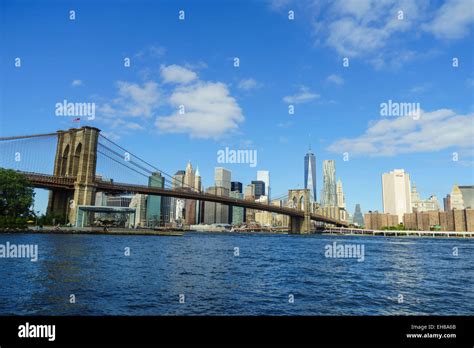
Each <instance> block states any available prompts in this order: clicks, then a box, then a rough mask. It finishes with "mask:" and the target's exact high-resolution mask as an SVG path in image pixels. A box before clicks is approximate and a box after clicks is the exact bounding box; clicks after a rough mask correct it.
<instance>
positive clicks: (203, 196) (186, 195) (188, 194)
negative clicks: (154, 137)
mask: <svg viewBox="0 0 474 348" xmlns="http://www.w3.org/2000/svg"><path fill="white" fill-rule="evenodd" d="M23 174H24V175H25V176H26V178H27V179H28V180H29V181H30V182H31V183H32V185H33V186H35V187H38V188H44V189H64V190H73V189H74V183H75V178H74V177H58V176H54V175H47V174H38V173H27V172H23ZM93 185H94V186H96V188H97V190H98V191H104V192H110V193H122V194H123V193H131V194H132V193H133V194H136V193H141V194H148V195H157V196H164V197H175V198H183V199H194V200H199V201H208V202H215V203H221V204H225V205H230V206H237V207H243V208H248V209H255V210H261V211H268V212H272V213H277V214H282V215H288V216H291V217H300V218H303V217H304V212H303V211H302V210H298V209H294V208H287V207H278V206H274V205H270V204H263V203H257V202H254V201H249V200H244V199H238V198H232V197H225V196H216V195H212V194H209V193H202V192H194V191H191V190H189V189H174V190H171V189H165V188H157V187H149V186H143V185H133V184H127V183H116V182H108V181H101V180H98V181H96V182H95V183H93ZM311 220H315V221H321V222H325V223H330V224H334V225H337V226H347V223H346V222H344V221H339V220H335V219H332V218H329V217H326V216H323V215H320V214H314V213H312V214H311Z"/></svg>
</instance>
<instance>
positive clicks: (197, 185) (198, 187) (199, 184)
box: [194, 168, 204, 223]
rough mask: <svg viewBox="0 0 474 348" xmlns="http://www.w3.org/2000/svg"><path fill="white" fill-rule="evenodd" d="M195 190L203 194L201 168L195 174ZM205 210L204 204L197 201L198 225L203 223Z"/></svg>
mask: <svg viewBox="0 0 474 348" xmlns="http://www.w3.org/2000/svg"><path fill="white" fill-rule="evenodd" d="M194 190H196V191H197V192H202V180H201V174H199V168H196V172H195V173H194ZM203 208H204V202H202V201H196V223H200V222H202V221H203V217H202V213H203V211H204V209H203Z"/></svg>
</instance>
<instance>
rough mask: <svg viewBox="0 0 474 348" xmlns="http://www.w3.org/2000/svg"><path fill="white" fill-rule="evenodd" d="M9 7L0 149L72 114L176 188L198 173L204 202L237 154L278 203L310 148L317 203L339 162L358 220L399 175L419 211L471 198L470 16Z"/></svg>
mask: <svg viewBox="0 0 474 348" xmlns="http://www.w3.org/2000/svg"><path fill="white" fill-rule="evenodd" d="M0 4H1V5H0V6H1V13H2V15H1V16H2V18H1V19H2V20H1V21H0V32H1V42H2V45H1V57H0V58H1V68H0V69H1V70H0V71H1V76H2V78H1V82H0V88H1V90H0V96H1V105H0V126H1V132H0V133H1V135H2V136H5V135H21V134H29V133H39V132H51V131H55V130H58V129H68V128H71V127H75V126H78V123H77V122H73V121H72V118H67V117H58V116H56V115H55V104H56V103H58V102H62V101H63V100H64V99H66V100H68V101H72V102H91V103H96V105H97V110H96V118H95V119H94V120H87V119H86V118H83V119H81V122H80V123H79V125H92V126H96V127H98V128H100V129H101V130H102V132H103V133H104V134H106V135H107V136H108V137H110V138H111V139H113V140H115V141H117V142H118V143H119V144H120V145H122V146H123V147H125V148H127V149H129V150H130V151H132V152H135V153H137V154H140V156H141V157H142V158H144V159H146V160H148V161H149V162H151V163H153V164H155V165H156V166H157V167H159V168H161V169H163V170H165V171H166V172H168V173H171V174H173V173H174V172H175V171H176V170H178V169H184V167H185V165H186V162H187V161H188V160H190V161H191V162H192V164H193V165H194V166H196V165H198V166H199V170H200V172H201V175H202V177H203V183H204V185H205V186H210V185H212V183H213V171H214V167H216V166H220V164H219V163H217V151H218V150H222V149H225V147H229V148H230V149H235V150H238V149H249V150H257V154H258V165H257V167H255V168H252V167H250V166H249V165H248V164H224V165H223V166H224V167H226V168H228V169H230V170H231V171H232V179H233V180H237V181H241V182H243V183H244V184H248V183H249V182H250V181H251V180H255V177H256V170H259V169H261V170H270V173H271V186H272V191H273V193H274V194H280V193H283V192H285V191H286V190H287V189H288V188H297V187H299V188H302V187H303V159H304V155H305V153H306V150H307V148H308V139H309V135H310V134H311V144H312V150H313V152H314V153H315V154H316V157H317V185H318V194H319V190H320V189H321V187H322V169H321V168H322V160H324V159H334V160H336V173H337V177H338V178H340V179H341V180H342V181H343V185H344V191H345V195H346V202H347V206H348V209H349V210H350V212H351V213H352V212H353V210H354V205H355V204H356V203H360V204H361V206H362V209H363V210H364V211H367V210H376V209H378V210H381V208H382V195H381V174H382V173H384V172H387V171H390V170H393V169H394V168H404V169H405V170H406V171H407V172H408V173H409V174H410V175H411V178H412V181H415V182H416V184H417V188H418V191H420V193H421V195H422V197H423V198H427V197H429V196H430V195H432V194H436V195H437V196H438V199H440V200H441V201H442V197H444V196H445V195H446V194H447V193H449V192H450V191H451V188H452V185H453V184H454V183H458V184H464V185H468V184H473V183H474V167H473V156H474V153H473V152H474V151H473V139H474V121H473V120H474V98H473V93H474V72H473V67H474V62H473V59H474V57H473V47H474V45H473V34H472V28H473V23H474V8H473V7H474V5H473V2H472V1H470V0H461V1H455V0H447V1H414V2H413V1H403V0H400V1H395V0H393V1H392V0H389V1H370V0H352V1H331V2H329V1H305V0H303V1H284V0H279V1H199V2H198V1H175V0H174V1H117V2H113V3H112V2H110V1H67V2H66V1H43V2H41V3H38V2H33V1H22V2H16V1H7V0H1V1H0ZM70 10H74V11H75V15H76V18H75V20H70V18H69V16H70V13H69V11H70ZM180 10H184V11H185V19H184V20H179V18H178V15H179V11H180ZM289 11H294V20H289V18H288V12H289ZM399 11H403V17H402V18H401V19H400V12H399ZM17 57H20V58H21V67H19V68H18V67H15V58H17ZM235 57H238V58H239V59H240V66H239V67H234V58H235ZM344 57H347V58H349V66H348V67H344V66H343V58H344ZM125 58H130V59H131V66H130V67H128V68H127V67H124V59H125ZM453 58H457V59H458V62H459V64H458V66H457V67H453ZM388 100H392V101H395V102H401V103H408V102H410V103H411V102H413V103H419V105H420V107H421V109H422V111H421V114H420V118H419V119H418V120H414V119H413V118H410V117H409V116H398V117H396V116H388V117H387V116H381V115H380V104H381V103H384V102H387V101H388ZM289 104H291V105H294V108H295V113H294V115H290V114H289V113H288V106H289ZM179 105H185V110H186V112H185V114H184V115H180V114H179V112H178V109H179ZM344 152H347V153H348V155H349V160H348V161H343V154H344ZM454 152H455V153H457V156H458V160H457V161H453V153H454ZM44 197H45V195H44V194H40V195H39V202H40V203H42V204H44V201H45V200H44Z"/></svg>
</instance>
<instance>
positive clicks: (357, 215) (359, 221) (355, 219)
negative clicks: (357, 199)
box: [352, 203, 364, 226]
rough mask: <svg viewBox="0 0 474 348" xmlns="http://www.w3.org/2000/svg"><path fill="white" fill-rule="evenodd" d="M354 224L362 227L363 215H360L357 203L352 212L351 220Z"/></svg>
mask: <svg viewBox="0 0 474 348" xmlns="http://www.w3.org/2000/svg"><path fill="white" fill-rule="evenodd" d="M352 221H353V222H354V224H357V225H358V226H364V215H363V214H362V210H361V209H360V204H359V203H357V204H356V207H355V211H354V217H353V218H352Z"/></svg>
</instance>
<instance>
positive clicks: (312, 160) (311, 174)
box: [304, 146, 317, 202]
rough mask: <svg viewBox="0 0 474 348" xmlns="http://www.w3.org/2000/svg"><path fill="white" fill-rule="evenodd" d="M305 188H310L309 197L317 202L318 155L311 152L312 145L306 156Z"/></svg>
mask: <svg viewBox="0 0 474 348" xmlns="http://www.w3.org/2000/svg"><path fill="white" fill-rule="evenodd" d="M304 188H305V189H309V199H310V201H311V202H316V200H317V196H316V156H315V155H314V154H313V153H312V152H311V146H310V147H309V149H308V152H307V153H306V156H304Z"/></svg>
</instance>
